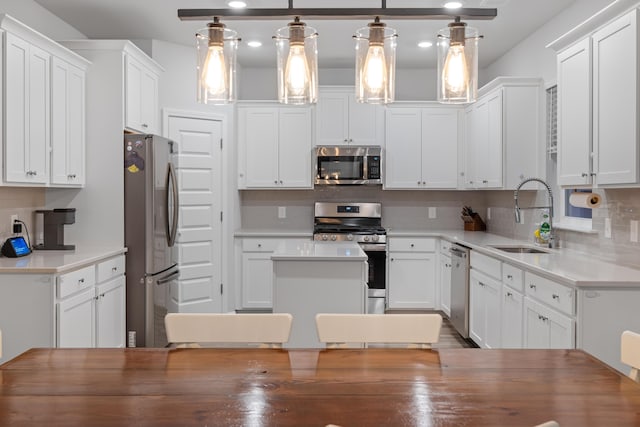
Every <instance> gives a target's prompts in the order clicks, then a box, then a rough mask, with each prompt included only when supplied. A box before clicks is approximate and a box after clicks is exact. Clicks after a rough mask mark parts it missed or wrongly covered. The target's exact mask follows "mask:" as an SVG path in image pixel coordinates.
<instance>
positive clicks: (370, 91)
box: [353, 17, 398, 104]
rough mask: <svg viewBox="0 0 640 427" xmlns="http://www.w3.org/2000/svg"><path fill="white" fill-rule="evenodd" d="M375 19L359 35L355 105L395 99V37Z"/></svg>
mask: <svg viewBox="0 0 640 427" xmlns="http://www.w3.org/2000/svg"><path fill="white" fill-rule="evenodd" d="M397 36H398V34H397V33H396V31H395V30H394V29H392V28H386V24H384V23H382V22H380V18H379V17H376V19H375V20H374V22H371V23H369V25H368V26H367V27H364V28H360V29H359V30H358V31H356V34H355V35H354V36H353V38H354V39H355V40H356V101H358V102H363V103H369V104H386V103H389V102H393V100H394V97H395V72H396V37H397Z"/></svg>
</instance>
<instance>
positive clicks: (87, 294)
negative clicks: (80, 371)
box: [57, 287, 96, 348]
mask: <svg viewBox="0 0 640 427" xmlns="http://www.w3.org/2000/svg"><path fill="white" fill-rule="evenodd" d="M57 312H58V314H57V316H58V319H57V320H58V321H57V325H58V342H57V347H85V348H86V347H93V346H94V343H95V319H96V314H95V313H96V304H95V288H93V287H91V288H89V289H87V290H85V291H83V292H81V293H80V294H77V295H74V296H72V297H69V298H65V299H64V300H62V301H60V302H59V303H58V310H57Z"/></svg>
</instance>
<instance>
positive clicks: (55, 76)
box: [51, 57, 85, 186]
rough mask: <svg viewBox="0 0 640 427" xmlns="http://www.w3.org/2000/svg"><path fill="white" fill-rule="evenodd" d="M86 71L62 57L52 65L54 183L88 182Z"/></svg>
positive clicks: (75, 183)
mask: <svg viewBox="0 0 640 427" xmlns="http://www.w3.org/2000/svg"><path fill="white" fill-rule="evenodd" d="M84 107H85V72H84V71H83V70H81V69H79V68H77V67H74V66H73V65H71V64H69V63H67V62H66V61H63V60H61V59H59V58H56V57H54V58H52V64H51V117H52V120H51V184H53V185H65V186H67V185H74V186H81V185H83V184H84V164H85V160H84V159H85V158H84V148H85V110H84Z"/></svg>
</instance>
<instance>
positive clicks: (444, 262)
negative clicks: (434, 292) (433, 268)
mask: <svg viewBox="0 0 640 427" xmlns="http://www.w3.org/2000/svg"><path fill="white" fill-rule="evenodd" d="M438 264H439V270H438V273H439V277H440V309H441V310H442V311H443V312H444V314H446V315H447V316H451V257H450V256H448V255H445V254H443V253H440V260H439V262H438Z"/></svg>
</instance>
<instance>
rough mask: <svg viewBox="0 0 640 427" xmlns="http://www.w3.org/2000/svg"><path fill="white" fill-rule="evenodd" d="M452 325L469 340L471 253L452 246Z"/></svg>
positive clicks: (460, 247) (461, 247) (462, 248)
mask: <svg viewBox="0 0 640 427" xmlns="http://www.w3.org/2000/svg"><path fill="white" fill-rule="evenodd" d="M449 251H450V252H451V318H450V320H451V324H452V325H453V327H454V328H456V330H457V331H458V333H459V334H460V335H462V337H463V338H469V252H470V251H471V249H469V248H467V247H466V246H462V245H459V244H453V245H451V249H449Z"/></svg>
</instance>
